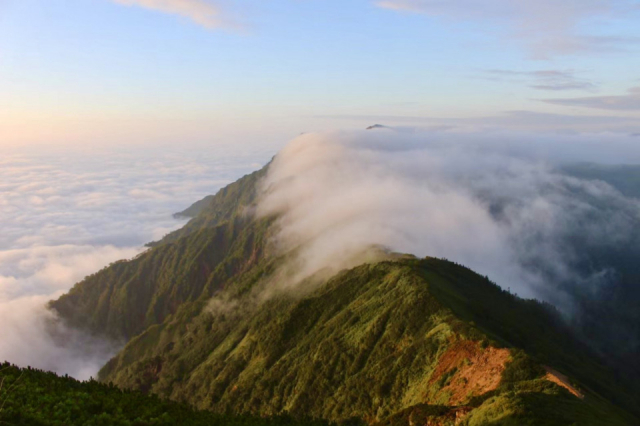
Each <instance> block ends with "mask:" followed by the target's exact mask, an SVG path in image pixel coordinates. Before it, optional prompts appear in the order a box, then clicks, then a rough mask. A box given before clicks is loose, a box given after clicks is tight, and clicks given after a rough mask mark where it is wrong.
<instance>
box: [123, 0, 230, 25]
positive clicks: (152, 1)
mask: <svg viewBox="0 0 640 426" xmlns="http://www.w3.org/2000/svg"><path fill="white" fill-rule="evenodd" d="M112 1H114V2H116V3H119V4H122V5H125V6H138V7H143V8H146V9H151V10H156V11H159V12H162V13H167V14H172V15H178V16H181V17H183V18H187V19H190V20H191V21H193V22H194V23H196V24H198V25H200V26H202V27H204V28H207V29H218V28H231V27H236V26H237V24H234V23H233V22H232V21H230V20H229V19H228V18H227V17H226V16H225V14H224V13H223V12H222V9H221V7H220V6H219V5H217V4H214V3H211V2H209V1H206V0H112Z"/></svg>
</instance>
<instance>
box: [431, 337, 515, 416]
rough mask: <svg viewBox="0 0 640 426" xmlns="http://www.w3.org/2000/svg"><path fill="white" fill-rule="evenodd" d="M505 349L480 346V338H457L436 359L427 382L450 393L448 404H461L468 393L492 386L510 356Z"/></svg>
mask: <svg viewBox="0 0 640 426" xmlns="http://www.w3.org/2000/svg"><path fill="white" fill-rule="evenodd" d="M509 356H510V352H509V350H508V349H497V348H494V347H487V348H482V347H481V346H480V343H479V342H474V341H470V340H462V341H458V342H456V343H454V344H453V346H451V348H449V349H448V350H447V351H446V352H445V353H444V354H443V355H442V356H441V357H440V359H439V360H438V365H437V367H436V369H435V371H434V372H433V374H432V376H431V379H430V380H429V384H432V385H433V384H436V383H438V382H439V383H440V385H443V387H442V388H441V390H440V392H448V393H450V394H451V396H450V398H449V401H448V404H449V405H460V404H461V403H463V402H465V401H466V400H468V399H469V398H470V397H473V396H478V395H482V394H484V393H487V392H490V391H492V390H495V389H496V388H497V387H498V385H500V380H501V379H502V372H503V371H504V369H505V364H506V363H507V361H508V360H509Z"/></svg>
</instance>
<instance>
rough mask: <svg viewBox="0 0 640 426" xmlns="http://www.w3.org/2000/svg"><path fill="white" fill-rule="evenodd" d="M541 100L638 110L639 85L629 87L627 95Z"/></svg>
mask: <svg viewBox="0 0 640 426" xmlns="http://www.w3.org/2000/svg"><path fill="white" fill-rule="evenodd" d="M542 101H543V102H546V103H549V104H555V105H563V106H577V107H583V108H596V109H606V110H614V111H639V110H640V87H634V88H631V89H629V93H628V94H627V95H618V96H587V97H581V98H556V99H543V100H542Z"/></svg>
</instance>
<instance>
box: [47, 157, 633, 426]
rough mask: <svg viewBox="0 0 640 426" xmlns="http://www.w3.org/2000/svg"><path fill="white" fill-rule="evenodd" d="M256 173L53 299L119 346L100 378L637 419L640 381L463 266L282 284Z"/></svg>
mask: <svg viewBox="0 0 640 426" xmlns="http://www.w3.org/2000/svg"><path fill="white" fill-rule="evenodd" d="M265 173H266V167H265V168H264V169H262V170H261V171H258V172H256V173H253V174H251V175H248V176H245V177H244V178H242V179H240V180H239V181H237V182H235V183H234V184H231V185H229V186H228V187H226V188H224V189H223V190H221V191H220V192H219V193H218V194H216V195H215V196H214V197H211V198H207V199H205V200H201V202H199V204H198V206H196V207H197V208H195V207H194V209H195V210H197V211H198V213H197V215H196V216H195V217H194V218H193V219H192V220H191V221H190V222H189V223H188V224H187V225H186V226H185V227H183V228H182V229H180V230H178V231H176V232H174V233H171V234H169V235H168V236H166V237H165V238H164V239H162V240H161V241H159V242H156V243H153V244H152V247H151V248H150V249H149V250H148V251H147V252H145V253H143V254H141V255H140V256H138V257H137V258H135V259H132V260H129V261H121V262H117V263H115V264H113V265H111V266H110V267H108V268H105V269H104V270H102V271H100V272H98V273H96V274H94V275H92V276H90V277H87V278H86V279H85V280H83V281H82V282H80V283H78V284H77V285H76V286H75V287H74V288H73V289H72V290H71V291H70V292H69V293H68V294H67V295H65V296H63V297H61V298H60V299H59V300H57V301H54V302H52V303H51V307H52V308H53V309H55V310H56V311H57V312H58V313H59V314H60V316H61V317H62V318H63V319H65V320H66V321H67V322H68V323H69V324H71V325H73V326H75V327H79V328H84V329H85V330H88V331H90V332H92V333H94V334H99V335H107V336H110V337H111V338H114V339H122V340H124V341H126V342H128V343H127V345H126V346H125V347H124V349H123V350H122V351H121V352H120V353H119V354H118V355H117V356H116V357H114V358H113V359H112V360H111V361H110V362H109V363H108V364H107V365H106V366H104V368H103V369H102V371H101V372H100V379H101V380H102V381H105V382H113V383H115V384H117V385H118V386H120V387H123V388H128V389H138V390H141V391H143V392H151V393H154V394H157V395H160V396H162V397H167V398H171V399H174V400H177V401H183V402H187V403H189V404H192V405H194V406H195V407H198V408H201V409H207V410H212V411H216V412H227V411H232V412H248V413H253V414H260V415H272V414H278V413H282V412H289V413H292V414H294V415H296V416H300V415H313V416H317V417H324V418H326V419H330V420H345V419H349V418H352V417H359V418H364V419H365V420H367V421H368V422H369V423H376V422H382V423H384V424H407V422H414V423H415V421H422V420H420V419H423V420H424V422H425V423H427V420H428V421H432V423H431V424H454V423H455V424H468V425H474V424H518V425H520V424H554V425H555V424H558V425H564V424H567V425H568V424H573V423H575V422H578V424H581V425H583V424H584V425H590V424H593V425H598V424H603V425H604V424H607V425H610V424H612V425H614V424H620V425H633V424H639V423H640V421H638V419H637V418H636V417H634V416H637V415H638V414H640V412H638V408H637V406H636V404H635V402H636V401H637V400H639V399H640V393H639V387H638V385H637V384H635V383H633V382H632V381H630V380H628V379H627V378H626V377H624V375H620V374H619V371H616V370H614V369H612V368H610V367H609V366H608V365H607V363H606V360H605V359H604V358H603V357H602V356H600V355H597V354H595V353H594V352H593V351H592V350H591V349H590V348H589V347H588V346H587V345H585V344H583V343H581V342H580V341H579V340H578V339H577V338H575V337H574V335H573V334H572V332H571V331H570V330H569V329H568V327H567V326H566V324H565V322H564V320H563V319H562V318H561V317H560V315H559V314H558V313H557V312H555V311H554V310H553V308H551V307H550V306H547V305H543V304H540V303H538V302H535V301H525V300H522V299H519V298H517V297H515V296H513V295H511V294H509V293H508V292H505V291H503V290H501V289H500V288H499V287H498V286H496V285H495V284H493V283H491V282H490V281H489V280H488V278H486V277H482V276H479V275H477V274H475V273H474V272H472V271H470V270H468V269H467V268H464V267H462V266H460V265H457V264H454V263H451V262H448V261H445V260H438V259H433V258H427V259H420V260H419V259H415V258H413V257H411V256H401V255H391V254H386V255H385V256H386V257H387V260H385V261H382V262H372V263H366V264H363V265H362V266H359V267H357V268H354V269H351V270H348V271H343V272H341V273H340V274H338V275H336V276H335V277H333V278H331V279H330V280H328V281H324V280H321V279H320V278H315V279H311V280H309V282H305V283H302V284H301V285H298V286H295V287H291V283H288V282H287V275H286V269H283V266H284V265H286V264H287V256H288V255H287V254H286V253H281V252H278V251H275V250H274V248H273V247H271V244H270V237H271V235H272V234H273V233H274V232H275V229H274V223H275V221H274V219H273V218H262V219H256V218H255V217H254V216H252V215H251V214H250V212H251V210H252V207H253V205H254V203H255V201H256V194H257V190H256V186H257V184H258V182H259V180H260V178H261V177H262V176H264V174H265ZM377 257H378V258H379V256H377ZM565 375H566V376H567V377H568V378H566V377H565ZM416 419H418V420H416ZM403 422H404V423H403ZM433 422H435V423H433ZM456 422H458V423H456Z"/></svg>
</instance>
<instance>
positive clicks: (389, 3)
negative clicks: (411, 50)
mask: <svg viewBox="0 0 640 426" xmlns="http://www.w3.org/2000/svg"><path fill="white" fill-rule="evenodd" d="M376 4H377V5H378V6H379V7H382V8H387V9H392V10H398V11H407V12H415V13H422V14H425V15H429V16H434V17H442V18H447V19H454V20H474V21H486V22H488V23H489V24H490V25H491V26H492V28H493V27H495V26H496V24H497V25H502V26H503V27H505V28H507V29H508V31H509V33H510V34H511V35H512V36H514V37H516V38H517V39H520V40H522V41H524V42H525V43H526V44H527V45H528V47H529V48H530V49H531V51H532V53H533V55H534V57H536V58H538V59H540V58H546V57H548V56H552V55H555V54H566V53H575V52H579V51H588V50H603V49H604V50H606V49H611V48H614V47H616V46H619V45H620V44H624V43H626V42H635V41H636V40H633V39H628V38H624V37H617V36H600V35H598V36H595V35H590V34H583V33H581V32H580V31H579V27H580V25H581V24H583V23H585V22H587V20H589V19H592V18H599V19H603V18H611V17H613V16H620V15H622V14H623V12H629V11H631V12H633V5H634V4H635V3H634V2H632V1H628V0H562V1H557V0H539V1H530V0H460V1H442V0H382V1H378V2H377V3H376Z"/></svg>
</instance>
